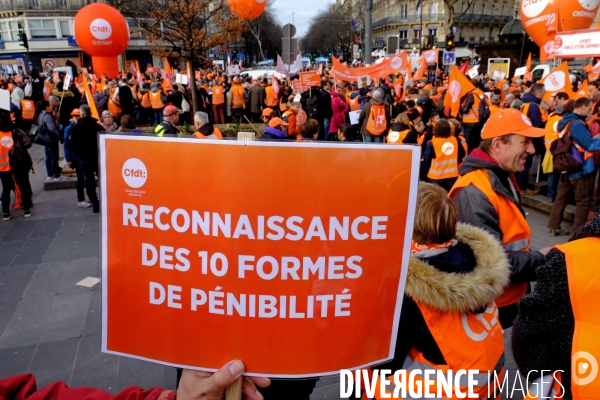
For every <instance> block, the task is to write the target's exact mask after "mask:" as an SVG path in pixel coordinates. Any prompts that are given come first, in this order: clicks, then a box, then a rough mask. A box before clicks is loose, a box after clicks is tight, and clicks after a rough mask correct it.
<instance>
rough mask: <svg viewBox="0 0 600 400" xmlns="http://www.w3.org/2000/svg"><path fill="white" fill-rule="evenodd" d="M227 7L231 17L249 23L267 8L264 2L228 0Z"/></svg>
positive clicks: (264, 0) (256, 0)
mask: <svg viewBox="0 0 600 400" xmlns="http://www.w3.org/2000/svg"><path fill="white" fill-rule="evenodd" d="M227 6H228V7H229V10H230V11H231V13H232V14H233V15H235V16H236V17H238V18H239V19H244V20H246V21H249V20H251V19H254V18H257V17H259V16H260V15H261V14H262V13H263V12H264V11H265V7H266V6H267V1H266V0H228V1H227Z"/></svg>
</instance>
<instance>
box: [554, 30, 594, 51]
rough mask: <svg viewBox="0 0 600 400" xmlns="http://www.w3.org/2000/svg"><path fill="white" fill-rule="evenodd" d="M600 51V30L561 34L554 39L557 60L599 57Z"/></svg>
mask: <svg viewBox="0 0 600 400" xmlns="http://www.w3.org/2000/svg"><path fill="white" fill-rule="evenodd" d="M599 51H600V29H586V30H581V31H571V32H559V33H557V34H556V37H555V39H554V56H555V57H556V58H585V57H597V56H598V54H599Z"/></svg>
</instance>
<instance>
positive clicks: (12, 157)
mask: <svg viewBox="0 0 600 400" xmlns="http://www.w3.org/2000/svg"><path fill="white" fill-rule="evenodd" d="M21 135H25V133H24V132H23V131H21V130H19V132H17V131H13V132H12V137H13V142H14V145H13V148H12V149H11V150H10V153H9V163H10V166H11V168H13V169H18V170H23V171H29V170H30V169H31V167H32V166H33V161H32V160H31V156H30V155H29V152H28V151H27V149H26V148H25V143H24V142H23V139H22V136H21Z"/></svg>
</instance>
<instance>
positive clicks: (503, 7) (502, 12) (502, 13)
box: [500, 6, 504, 15]
mask: <svg viewBox="0 0 600 400" xmlns="http://www.w3.org/2000/svg"><path fill="white" fill-rule="evenodd" d="M500 15H504V6H502V14H500Z"/></svg>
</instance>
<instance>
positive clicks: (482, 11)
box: [481, 4, 485, 15]
mask: <svg viewBox="0 0 600 400" xmlns="http://www.w3.org/2000/svg"><path fill="white" fill-rule="evenodd" d="M481 15H485V4H482V5H481Z"/></svg>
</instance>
